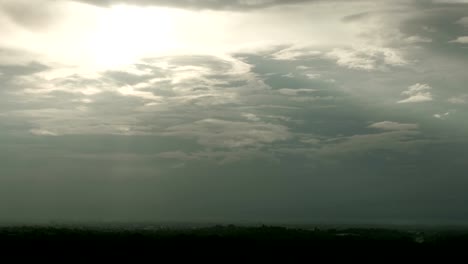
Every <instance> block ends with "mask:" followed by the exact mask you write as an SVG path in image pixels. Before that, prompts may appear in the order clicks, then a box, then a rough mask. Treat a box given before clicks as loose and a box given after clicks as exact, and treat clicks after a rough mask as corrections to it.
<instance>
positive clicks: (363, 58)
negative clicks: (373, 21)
mask: <svg viewBox="0 0 468 264" xmlns="http://www.w3.org/2000/svg"><path fill="white" fill-rule="evenodd" d="M327 56H328V57H329V58H332V59H336V63H337V64H338V65H340V66H343V67H347V68H350V69H359V70H368V71H370V70H377V69H381V68H382V67H384V66H386V65H390V66H402V65H405V64H407V63H408V62H407V61H406V60H405V59H404V58H403V57H402V55H401V54H400V52H399V51H398V50H396V49H392V48H384V47H377V46H356V47H353V48H336V49H333V50H332V51H331V52H328V53H327Z"/></svg>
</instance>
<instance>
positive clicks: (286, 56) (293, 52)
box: [272, 46, 322, 61]
mask: <svg viewBox="0 0 468 264" xmlns="http://www.w3.org/2000/svg"><path fill="white" fill-rule="evenodd" d="M320 54H322V52H321V51H317V50H313V49H310V48H301V47H295V46H292V47H289V48H286V49H282V50H280V51H278V52H276V53H274V54H273V55H272V57H273V59H275V60H286V61H287V60H291V61H294V60H299V59H305V58H307V57H311V56H313V57H316V56H318V55H320Z"/></svg>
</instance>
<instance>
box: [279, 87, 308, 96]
mask: <svg viewBox="0 0 468 264" xmlns="http://www.w3.org/2000/svg"><path fill="white" fill-rule="evenodd" d="M316 91H317V90H316V89H312V88H300V89H289V88H282V89H279V90H278V92H279V93H280V94H284V95H292V96H295V95H298V94H300V93H312V92H316Z"/></svg>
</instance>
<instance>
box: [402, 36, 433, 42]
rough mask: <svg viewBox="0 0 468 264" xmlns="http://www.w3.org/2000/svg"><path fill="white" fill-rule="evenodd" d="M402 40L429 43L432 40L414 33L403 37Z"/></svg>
mask: <svg viewBox="0 0 468 264" xmlns="http://www.w3.org/2000/svg"><path fill="white" fill-rule="evenodd" d="M404 41H405V42H407V43H410V44H415V43H430V42H432V39H430V38H426V37H421V36H417V35H415V36H410V37H407V38H406V39H404Z"/></svg>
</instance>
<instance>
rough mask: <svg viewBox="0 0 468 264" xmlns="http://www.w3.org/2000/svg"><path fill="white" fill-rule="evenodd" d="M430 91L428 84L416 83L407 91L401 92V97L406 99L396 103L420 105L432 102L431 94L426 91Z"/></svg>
mask: <svg viewBox="0 0 468 264" xmlns="http://www.w3.org/2000/svg"><path fill="white" fill-rule="evenodd" d="M430 89H432V87H430V86H429V85H428V84H421V83H416V84H414V85H411V86H410V87H408V90H406V91H404V92H402V93H401V94H402V95H406V96H408V98H406V99H403V100H400V101H398V103H420V102H427V101H432V100H433V99H432V94H431V92H429V91H428V90H430Z"/></svg>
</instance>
